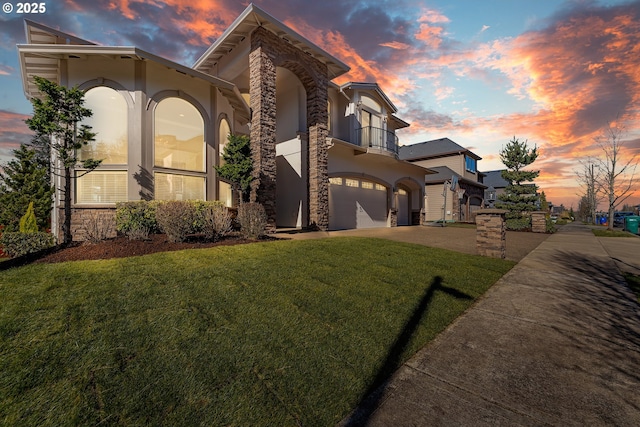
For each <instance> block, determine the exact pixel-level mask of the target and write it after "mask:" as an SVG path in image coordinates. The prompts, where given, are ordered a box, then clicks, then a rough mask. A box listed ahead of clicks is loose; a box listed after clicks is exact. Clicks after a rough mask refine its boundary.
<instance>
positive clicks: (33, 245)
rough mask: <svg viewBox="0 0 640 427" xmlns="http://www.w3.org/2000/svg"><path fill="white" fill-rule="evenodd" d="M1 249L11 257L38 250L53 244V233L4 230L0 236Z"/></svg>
mask: <svg viewBox="0 0 640 427" xmlns="http://www.w3.org/2000/svg"><path fill="white" fill-rule="evenodd" d="M0 243H1V244H2V247H3V251H4V253H6V254H7V255H9V256H10V257H11V258H16V257H19V256H22V255H27V254H31V253H35V252H39V251H41V250H43V249H48V248H50V247H53V246H54V245H55V239H54V237H53V234H51V233H45V232H43V231H37V232H35V233H20V232H5V233H2V236H1V237H0Z"/></svg>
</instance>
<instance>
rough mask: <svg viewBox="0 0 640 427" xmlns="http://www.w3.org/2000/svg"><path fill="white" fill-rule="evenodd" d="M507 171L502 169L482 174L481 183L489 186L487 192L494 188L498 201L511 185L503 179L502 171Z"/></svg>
mask: <svg viewBox="0 0 640 427" xmlns="http://www.w3.org/2000/svg"><path fill="white" fill-rule="evenodd" d="M503 170H506V169H500V170H495V171H488V172H482V176H481V178H480V179H481V181H480V182H482V183H483V184H484V185H486V186H487V190H489V189H491V188H493V189H494V190H495V196H496V200H497V198H498V196H499V195H501V194H504V193H505V191H506V188H507V185H509V181H507V180H506V179H504V178H503V177H502V171H503Z"/></svg>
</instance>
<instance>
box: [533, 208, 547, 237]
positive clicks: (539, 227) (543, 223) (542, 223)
mask: <svg viewBox="0 0 640 427" xmlns="http://www.w3.org/2000/svg"><path fill="white" fill-rule="evenodd" d="M531 231H533V232H534V233H546V232H547V214H546V213H544V212H541V211H539V212H531Z"/></svg>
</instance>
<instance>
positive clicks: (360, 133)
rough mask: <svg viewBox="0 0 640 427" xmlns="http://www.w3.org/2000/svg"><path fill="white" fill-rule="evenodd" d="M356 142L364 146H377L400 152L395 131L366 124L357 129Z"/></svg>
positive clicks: (394, 152) (396, 152) (391, 151)
mask: <svg viewBox="0 0 640 427" xmlns="http://www.w3.org/2000/svg"><path fill="white" fill-rule="evenodd" d="M355 143H356V144H357V145H359V146H360V147H364V148H377V149H381V150H385V151H388V152H390V153H393V154H396V155H397V154H398V137H397V136H396V134H395V133H394V132H391V131H388V130H384V129H380V128H374V127H373V126H365V127H361V128H358V129H356V141H355Z"/></svg>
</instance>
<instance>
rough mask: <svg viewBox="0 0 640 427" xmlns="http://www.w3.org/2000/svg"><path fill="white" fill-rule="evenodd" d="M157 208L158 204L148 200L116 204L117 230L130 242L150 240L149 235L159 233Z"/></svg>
mask: <svg viewBox="0 0 640 427" xmlns="http://www.w3.org/2000/svg"><path fill="white" fill-rule="evenodd" d="M157 206H158V202H156V201H146V200H141V201H138V202H121V203H116V230H117V231H118V232H120V233H123V234H124V235H126V236H127V237H129V239H130V240H146V239H148V238H149V234H151V233H157V232H158V231H159V228H158V223H157V222H156V208H157Z"/></svg>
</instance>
